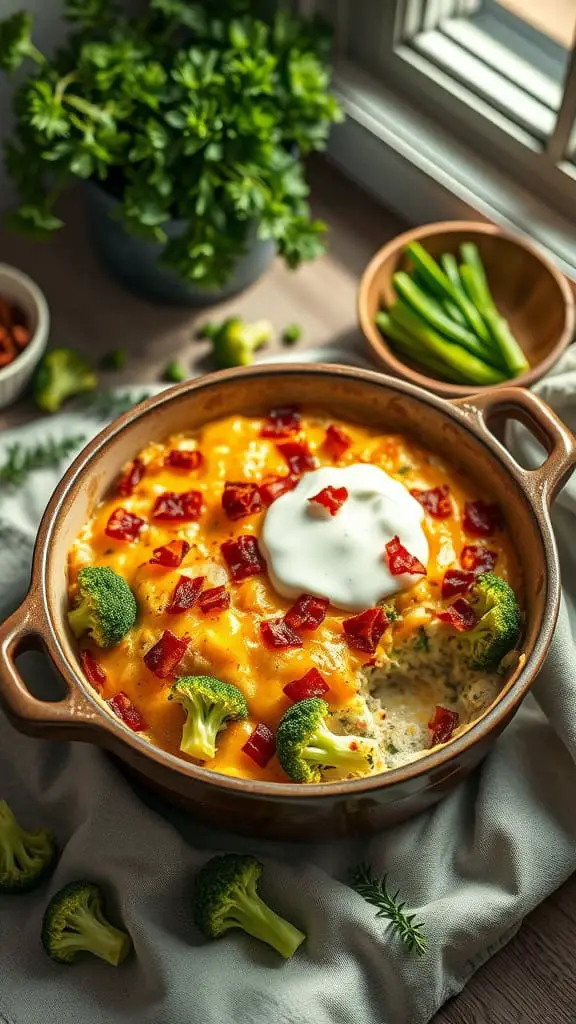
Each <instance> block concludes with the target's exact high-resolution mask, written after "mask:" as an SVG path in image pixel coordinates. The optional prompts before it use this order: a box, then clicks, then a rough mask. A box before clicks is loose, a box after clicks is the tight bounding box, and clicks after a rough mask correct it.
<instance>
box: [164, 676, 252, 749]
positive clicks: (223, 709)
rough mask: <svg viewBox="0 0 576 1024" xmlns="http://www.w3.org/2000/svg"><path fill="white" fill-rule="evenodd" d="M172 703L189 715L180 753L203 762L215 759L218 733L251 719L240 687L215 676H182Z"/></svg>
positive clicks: (175, 689) (172, 691) (177, 683)
mask: <svg viewBox="0 0 576 1024" xmlns="http://www.w3.org/2000/svg"><path fill="white" fill-rule="evenodd" d="M169 700H175V701H177V702H178V703H179V704H181V705H182V707H183V708H184V709H185V711H186V721H185V722H184V728H183V730H182V741H181V743H180V750H181V751H182V752H183V753H184V754H188V756H189V757H196V758H198V760H200V761H209V760H211V759H212V758H213V757H214V756H215V754H216V739H217V736H218V733H219V732H220V731H221V730H222V729H224V728H225V727H226V725H227V723H228V722H231V721H233V720H237V719H239V718H247V716H248V705H247V703H246V698H245V696H244V694H243V693H242V692H241V691H240V690H239V689H238V687H237V686H233V685H232V683H223V682H222V681H221V680H220V679H214V677H213V676H181V677H180V679H177V680H176V682H175V683H174V685H173V687H172V690H171V692H170V695H169Z"/></svg>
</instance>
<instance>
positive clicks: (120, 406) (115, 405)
mask: <svg viewBox="0 0 576 1024" xmlns="http://www.w3.org/2000/svg"><path fill="white" fill-rule="evenodd" d="M147 398H150V392H149V391H142V392H140V393H138V394H136V395H133V394H132V393H130V392H126V391H107V390H102V391H94V392H92V394H90V395H87V396H86V398H85V399H84V400H83V401H82V403H81V409H82V412H84V413H86V414H87V415H88V416H91V417H92V418H93V419H97V420H115V419H116V418H117V417H118V416H122V415H123V413H125V412H129V410H130V409H133V408H134V407H135V406H136V405H140V403H141V402H145V401H146V399H147Z"/></svg>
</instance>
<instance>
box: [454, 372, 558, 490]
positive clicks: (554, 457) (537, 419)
mask: <svg viewBox="0 0 576 1024" xmlns="http://www.w3.org/2000/svg"><path fill="white" fill-rule="evenodd" d="M454 405H457V406H459V407H460V408H461V409H462V411H463V412H467V413H469V414H470V413H471V414H472V415H473V416H474V420H475V422H476V424H477V426H478V427H479V428H480V429H481V431H482V432H483V433H485V434H490V435H491V436H493V435H492V430H491V424H493V423H495V422H496V421H500V422H503V421H505V420H507V419H513V420H518V422H520V423H522V425H523V426H524V427H526V428H527V429H528V430H529V431H530V433H531V434H532V435H533V436H534V437H535V438H536V440H537V441H539V442H540V444H541V445H542V446H543V448H545V450H546V452H547V457H546V458H545V459H544V461H543V463H542V465H541V466H538V467H537V469H524V470H523V473H524V474H525V480H526V483H528V486H529V488H530V491H531V494H532V497H533V498H534V499H535V501H536V502H537V503H538V504H542V505H544V506H550V505H551V504H552V502H553V501H554V498H555V497H556V495H557V494H558V492H559V491H560V490H561V488H562V487H563V486H564V484H565V483H566V481H567V480H568V478H569V476H570V474H571V473H572V471H573V470H574V468H575V466H576V438H575V437H574V434H573V433H572V431H571V430H569V429H568V427H566V426H565V425H564V423H562V421H561V420H560V419H559V418H558V416H557V415H556V413H554V412H552V409H550V407H549V406H548V405H546V403H545V402H543V401H542V399H541V398H538V396H537V395H535V394H534V393H533V392H532V391H527V390H526V389H524V388H514V387H510V388H497V389H495V390H488V391H486V392H482V393H480V394H477V395H471V396H470V397H469V398H457V399H455V401H454Z"/></svg>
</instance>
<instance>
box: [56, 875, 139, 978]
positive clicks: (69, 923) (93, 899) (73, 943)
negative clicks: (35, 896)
mask: <svg viewBox="0 0 576 1024" xmlns="http://www.w3.org/2000/svg"><path fill="white" fill-rule="evenodd" d="M42 945H43V946H44V949H45V950H46V952H47V954H48V956H49V957H51V959H52V960H56V961H58V963H60V964H72V963H74V961H75V960H76V958H77V956H78V954H79V953H93V954H94V956H98V957H100V959H101V960H106V962H107V963H109V964H112V966H113V967H117V966H118V964H119V963H122V961H123V960H124V958H125V957H126V956H127V954H128V953H129V951H130V948H131V946H132V940H131V938H130V936H129V935H128V934H127V933H126V932H123V931H120V929H119V928H115V927H114V925H112V924H110V922H109V921H108V920H107V919H106V916H105V914H104V906H103V897H102V891H101V889H100V887H99V886H98V885H96V884H95V883H94V882H71V883H70V884H69V885H66V886H64V888H63V889H60V892H57V893H56V895H55V896H53V897H52V899H51V900H50V903H49V904H48V906H47V907H46V910H45V912H44V920H43V922H42Z"/></svg>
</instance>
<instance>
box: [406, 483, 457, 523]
mask: <svg viewBox="0 0 576 1024" xmlns="http://www.w3.org/2000/svg"><path fill="white" fill-rule="evenodd" d="M410 494H411V495H412V497H413V498H416V501H419V502H420V504H421V505H422V508H423V509H425V510H426V512H427V513H428V515H429V516H432V518H433V519H449V518H450V516H451V515H452V502H451V500H450V488H449V487H448V485H447V484H443V485H442V486H441V487H431V488H430V489H429V490H427V491H421V490H418V488H417V487H413V488H412V490H411V491H410Z"/></svg>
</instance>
